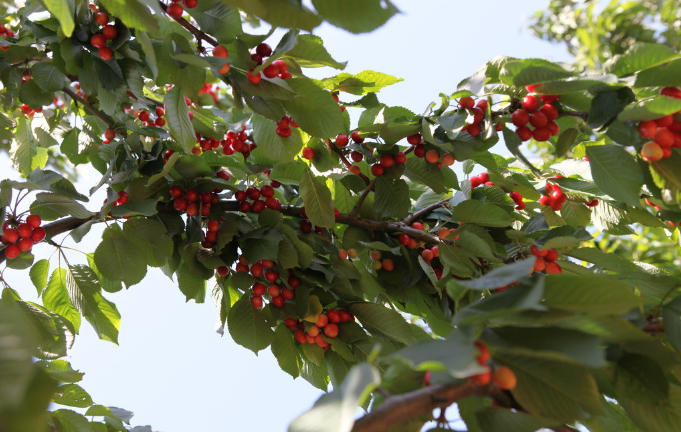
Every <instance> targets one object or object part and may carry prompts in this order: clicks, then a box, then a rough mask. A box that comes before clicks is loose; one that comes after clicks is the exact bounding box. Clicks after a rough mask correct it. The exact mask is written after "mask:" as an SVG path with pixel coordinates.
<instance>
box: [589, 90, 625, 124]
mask: <svg viewBox="0 0 681 432" xmlns="http://www.w3.org/2000/svg"><path fill="white" fill-rule="evenodd" d="M635 100H636V95H635V94H634V92H633V91H632V90H631V89H630V88H629V87H623V88H620V89H616V90H610V91H604V92H601V93H598V94H597V95H596V97H594V99H593V100H592V101H591V109H590V110H589V127H590V128H592V129H602V128H605V127H607V126H608V125H609V124H610V123H612V122H613V121H614V120H615V119H616V118H617V116H618V115H619V114H620V113H621V112H622V110H624V108H625V107H627V106H628V105H629V104H631V103H632V102H634V101H635Z"/></svg>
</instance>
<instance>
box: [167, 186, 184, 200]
mask: <svg viewBox="0 0 681 432" xmlns="http://www.w3.org/2000/svg"><path fill="white" fill-rule="evenodd" d="M183 193H184V192H183V191H182V188H181V187H179V186H171V188H170V196H171V197H174V198H179V197H181V196H182V194H183Z"/></svg>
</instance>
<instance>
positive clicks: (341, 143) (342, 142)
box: [336, 134, 350, 147]
mask: <svg viewBox="0 0 681 432" xmlns="http://www.w3.org/2000/svg"><path fill="white" fill-rule="evenodd" d="M349 142H350V139H349V138H348V136H347V135H345V134H340V135H338V136H337V137H336V145H337V146H338V147H345V146H346V145H348V143H349Z"/></svg>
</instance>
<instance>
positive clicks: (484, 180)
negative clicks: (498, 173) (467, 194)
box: [470, 173, 496, 189]
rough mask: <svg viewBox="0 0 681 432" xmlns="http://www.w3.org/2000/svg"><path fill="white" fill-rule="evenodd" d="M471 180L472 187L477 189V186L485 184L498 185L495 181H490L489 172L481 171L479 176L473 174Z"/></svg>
mask: <svg viewBox="0 0 681 432" xmlns="http://www.w3.org/2000/svg"><path fill="white" fill-rule="evenodd" d="M470 181H471V189H475V188H476V187H478V186H480V185H485V186H496V185H495V184H494V183H493V182H491V181H490V179H489V174H487V173H481V174H479V175H477V176H473V177H471V178H470Z"/></svg>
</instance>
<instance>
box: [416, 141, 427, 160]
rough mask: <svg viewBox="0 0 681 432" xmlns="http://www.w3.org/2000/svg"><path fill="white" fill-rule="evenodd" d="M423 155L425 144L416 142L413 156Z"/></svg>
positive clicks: (424, 153)
mask: <svg viewBox="0 0 681 432" xmlns="http://www.w3.org/2000/svg"><path fill="white" fill-rule="evenodd" d="M425 155H426V146H424V145H423V144H417V145H416V146H415V147H414V156H416V157H420V158H422V157H424V156H425Z"/></svg>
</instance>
